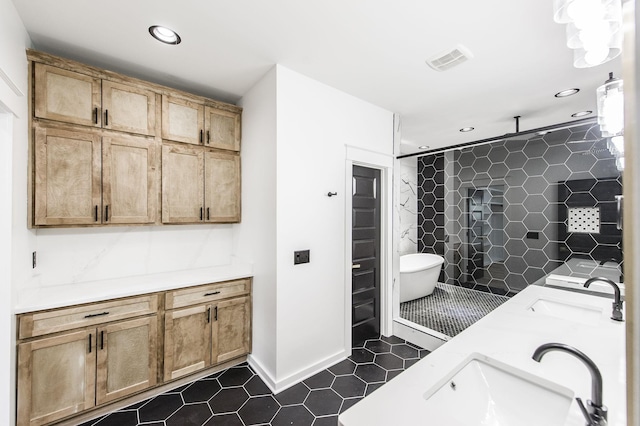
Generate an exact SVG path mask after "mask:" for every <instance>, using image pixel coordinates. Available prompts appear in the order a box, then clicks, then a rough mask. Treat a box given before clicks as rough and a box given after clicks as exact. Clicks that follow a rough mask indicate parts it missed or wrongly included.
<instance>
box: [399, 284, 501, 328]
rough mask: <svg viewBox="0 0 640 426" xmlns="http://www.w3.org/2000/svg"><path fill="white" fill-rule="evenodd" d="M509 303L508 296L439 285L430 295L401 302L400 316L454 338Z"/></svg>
mask: <svg viewBox="0 0 640 426" xmlns="http://www.w3.org/2000/svg"><path fill="white" fill-rule="evenodd" d="M507 300H509V298H508V297H507V296H499V295H496V294H491V293H485V292H481V291H476V290H471V289H468V288H463V287H459V286H454V285H449V284H442V283H438V284H437V285H436V288H435V290H434V291H433V293H432V294H431V295H429V296H426V297H422V298H420V299H415V300H411V301H409V302H405V303H401V304H400V317H401V318H404V319H406V320H407V321H411V322H414V323H416V324H419V325H421V326H423V327H427V328H430V329H432V330H435V331H438V332H440V333H442V334H446V335H447V336H449V337H453V336H455V335H457V334H459V333H460V332H462V330H464V329H465V328H467V327H469V326H470V325H472V324H473V323H475V322H476V321H478V320H479V319H480V318H482V317H484V316H485V315H487V314H488V313H489V312H491V311H493V310H494V309H496V308H497V307H498V306H500V305H502V304H503V303H504V302H506V301H507Z"/></svg>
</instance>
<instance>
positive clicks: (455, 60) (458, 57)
mask: <svg viewBox="0 0 640 426" xmlns="http://www.w3.org/2000/svg"><path fill="white" fill-rule="evenodd" d="M472 58H473V54H472V53H471V52H470V51H469V49H467V48H466V47H464V46H463V45H461V44H458V45H457V46H456V47H454V48H453V49H451V50H447V51H445V52H440V53H439V54H437V55H435V56H433V57H431V58H429V59H427V60H426V63H427V65H429V66H430V67H431V68H433V69H434V70H436V71H446V70H448V69H451V68H453V67H455V66H456V65H459V64H461V63H463V62H466V61H468V60H469V59H472Z"/></svg>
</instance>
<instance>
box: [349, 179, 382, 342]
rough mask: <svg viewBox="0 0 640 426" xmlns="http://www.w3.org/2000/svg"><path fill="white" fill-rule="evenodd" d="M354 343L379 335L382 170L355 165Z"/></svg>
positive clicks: (353, 223) (352, 294)
mask: <svg viewBox="0 0 640 426" xmlns="http://www.w3.org/2000/svg"><path fill="white" fill-rule="evenodd" d="M352 199H353V207H352V210H353V211H352V217H353V222H352V238H353V242H352V248H351V259H352V269H351V271H352V273H351V278H352V281H351V282H352V288H351V318H352V344H353V345H354V346H356V345H358V344H361V343H362V342H364V341H365V340H366V339H370V338H376V337H378V336H379V335H380V170H376V169H369V168H366V167H361V166H353V198H352Z"/></svg>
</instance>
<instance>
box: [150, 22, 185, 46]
mask: <svg viewBox="0 0 640 426" xmlns="http://www.w3.org/2000/svg"><path fill="white" fill-rule="evenodd" d="M149 34H151V36H152V37H153V38H155V39H156V40H158V41H161V42H162V43H166V44H180V42H181V41H182V39H181V38H180V36H179V35H178V33H176V32H175V31H173V30H170V29H169V28H166V27H161V26H160V25H153V26H151V27H149Z"/></svg>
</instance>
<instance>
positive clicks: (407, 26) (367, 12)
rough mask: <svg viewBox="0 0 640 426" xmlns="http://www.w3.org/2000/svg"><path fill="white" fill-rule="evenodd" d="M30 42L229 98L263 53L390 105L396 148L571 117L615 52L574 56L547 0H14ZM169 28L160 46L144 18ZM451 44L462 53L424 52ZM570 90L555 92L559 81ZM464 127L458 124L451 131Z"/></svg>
mask: <svg viewBox="0 0 640 426" xmlns="http://www.w3.org/2000/svg"><path fill="white" fill-rule="evenodd" d="M14 3H15V5H16V8H17V10H18V12H19V14H20V16H21V17H22V19H23V21H24V24H25V26H26V28H27V31H28V32H29V34H30V36H31V38H32V41H33V43H34V47H35V48H36V49H40V50H44V51H47V52H51V53H55V54H59V55H61V56H65V57H69V58H72V59H77V60H80V61H83V62H87V63H90V64H94V65H97V66H101V67H104V68H107V69H111V70H114V71H120V72H124V73H127V74H130V75H134V76H138V77H141V78H145V79H148V80H152V81H156V82H158V83H162V84H166V85H170V86H173V87H177V88H181V89H185V90H189V91H192V92H196V93H199V94H203V95H206V96H211V97H213V98H216V99H219V100H223V101H227V102H233V103H235V102H237V101H238V99H240V98H241V97H242V95H243V94H244V93H246V92H247V90H248V89H250V88H251V87H252V86H253V85H254V84H255V83H256V82H257V81H258V80H259V79H260V78H261V77H262V76H263V75H264V74H265V73H266V72H267V71H268V70H269V69H270V68H271V67H272V66H273V65H274V64H281V65H283V66H285V67H287V68H290V69H292V70H294V71H297V72H299V73H301V74H304V75H307V76H309V77H311V78H313V79H316V80H318V81H321V82H323V83H325V84H328V85H329V86H333V87H335V88H337V89H339V90H342V91H344V92H347V93H350V94H352V95H354V96H356V97H358V98H361V99H364V100H366V101H369V102H371V103H373V104H376V105H378V106H380V107H383V108H385V109H388V110H390V111H393V112H396V113H399V114H400V115H401V116H402V136H403V137H402V139H403V152H405V153H407V152H414V151H415V150H416V147H417V146H419V145H429V146H430V147H431V148H432V149H433V148H438V147H444V146H450V145H455V144H459V143H464V142H469V141H473V140H479V139H484V138H489V137H493V136H499V135H503V134H505V133H510V132H514V131H515V123H514V119H513V117H514V116H516V115H520V116H522V118H521V120H520V129H521V130H527V129H533V128H536V127H542V126H547V125H552V124H556V123H563V122H567V121H571V120H574V119H573V118H571V114H572V113H574V112H576V111H581V110H585V109H589V110H593V111H595V109H596V106H595V89H596V87H597V86H599V85H600V84H602V82H604V80H606V79H607V76H608V73H609V72H610V71H613V72H614V73H615V74H616V75H620V69H621V65H620V58H617V59H616V60H614V61H611V62H609V63H607V64H603V65H600V66H597V67H594V68H588V69H577V68H574V67H573V65H572V51H571V50H570V49H568V48H567V47H566V45H565V35H564V31H565V28H564V26H562V25H559V24H556V23H554V22H553V19H552V3H553V2H552V0H517V1H504V0H501V1H498V0H485V1H477V0H458V1H438V2H436V1H426V0H321V1H318V0H302V1H301V0H262V1H260V0H226V1H222V0H206V1H195V0H180V1H175V0H173V1H170V0H109V1H95V0H94V1H89V0H55V1H51V0H14ZM151 25H164V26H167V27H169V28H172V29H174V30H176V31H177V32H178V33H179V34H180V36H181V37H182V43H181V44H180V45H177V46H168V45H163V44H161V43H158V42H157V41H155V40H154V39H152V38H151V37H150V36H149V33H148V27H149V26H151ZM458 43H461V44H463V45H464V46H466V47H467V48H468V49H469V50H470V51H471V52H472V53H473V55H474V58H473V59H472V60H471V61H468V62H466V63H463V64H462V65H460V66H459V67H456V68H453V69H451V70H449V71H445V72H437V71H434V70H432V69H431V68H429V67H428V66H427V65H425V62H424V61H425V59H427V58H429V57H431V56H433V55H435V54H438V53H440V52H442V51H444V50H448V49H450V48H452V47H454V46H455V45H456V44H458ZM571 87H578V88H580V89H581V91H580V93H579V94H577V95H575V96H572V97H569V98H564V99H558V98H554V96H553V95H554V94H555V93H556V92H558V91H560V90H563V89H567V88H571ZM465 126H473V127H475V129H476V130H475V131H473V132H471V133H466V134H463V133H460V132H458V129H460V128H462V127H465Z"/></svg>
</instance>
